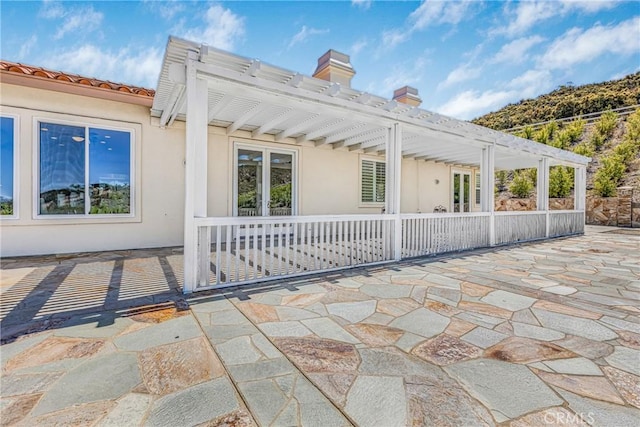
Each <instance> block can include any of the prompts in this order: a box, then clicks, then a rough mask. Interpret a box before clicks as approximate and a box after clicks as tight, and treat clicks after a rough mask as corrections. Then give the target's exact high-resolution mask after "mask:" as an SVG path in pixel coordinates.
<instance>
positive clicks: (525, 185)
mask: <svg viewBox="0 0 640 427" xmlns="http://www.w3.org/2000/svg"><path fill="white" fill-rule="evenodd" d="M509 191H511V193H513V195H514V196H516V197H520V198H525V197H529V195H530V194H531V191H533V184H532V183H531V181H530V180H529V178H528V177H527V176H526V174H524V173H522V172H519V173H516V174H514V177H513V181H511V186H510V187H509Z"/></svg>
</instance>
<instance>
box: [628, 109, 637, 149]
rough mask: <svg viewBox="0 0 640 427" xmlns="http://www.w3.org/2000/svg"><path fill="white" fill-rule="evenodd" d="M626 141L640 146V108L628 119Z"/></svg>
mask: <svg viewBox="0 0 640 427" xmlns="http://www.w3.org/2000/svg"><path fill="white" fill-rule="evenodd" d="M625 128H626V129H625V134H624V140H625V141H630V142H631V143H633V144H635V145H636V146H640V108H639V109H637V110H636V111H635V112H634V113H633V114H631V115H629V117H627V123H626V125H625Z"/></svg>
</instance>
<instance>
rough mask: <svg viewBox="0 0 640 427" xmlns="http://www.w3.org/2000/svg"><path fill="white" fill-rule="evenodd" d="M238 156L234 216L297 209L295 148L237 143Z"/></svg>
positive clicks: (288, 212) (289, 212) (291, 212)
mask: <svg viewBox="0 0 640 427" xmlns="http://www.w3.org/2000/svg"><path fill="white" fill-rule="evenodd" d="M234 157H235V162H234V163H235V171H234V183H233V184H234V185H233V187H234V205H233V206H234V209H233V214H234V216H288V215H295V214H296V213H297V206H296V188H295V183H296V172H297V171H296V152H295V151H290V150H280V149H272V148H263V147H256V146H252V145H243V144H236V145H235V148H234Z"/></svg>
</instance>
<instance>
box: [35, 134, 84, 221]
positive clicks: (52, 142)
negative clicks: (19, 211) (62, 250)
mask: <svg viewBox="0 0 640 427" xmlns="http://www.w3.org/2000/svg"><path fill="white" fill-rule="evenodd" d="M84 133H85V131H84V128H83V127H78V126H68V125H58V124H53V123H40V214H42V215H58V214H67V215H69V214H71V215H83V214H84V150H85V142H84Z"/></svg>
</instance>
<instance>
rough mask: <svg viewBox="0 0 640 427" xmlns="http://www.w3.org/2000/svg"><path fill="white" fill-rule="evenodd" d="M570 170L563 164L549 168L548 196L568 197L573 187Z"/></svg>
mask: <svg viewBox="0 0 640 427" xmlns="http://www.w3.org/2000/svg"><path fill="white" fill-rule="evenodd" d="M572 170H573V169H572ZM572 170H569V168H567V167H564V166H554V167H552V168H550V170H549V197H568V196H569V195H570V194H571V189H572V188H573V174H572V173H571V172H572Z"/></svg>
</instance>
